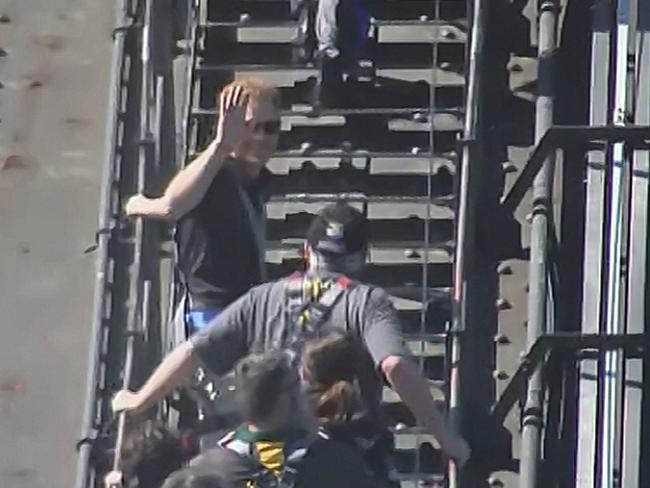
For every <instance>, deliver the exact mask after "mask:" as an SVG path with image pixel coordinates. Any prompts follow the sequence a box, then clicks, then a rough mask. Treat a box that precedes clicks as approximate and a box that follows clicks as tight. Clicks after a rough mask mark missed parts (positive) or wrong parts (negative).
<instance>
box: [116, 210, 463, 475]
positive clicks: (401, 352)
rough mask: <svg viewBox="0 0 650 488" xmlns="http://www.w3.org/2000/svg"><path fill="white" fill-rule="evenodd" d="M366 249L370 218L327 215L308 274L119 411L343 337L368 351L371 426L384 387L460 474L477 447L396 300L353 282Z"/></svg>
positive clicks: (364, 363) (202, 340) (314, 234)
mask: <svg viewBox="0 0 650 488" xmlns="http://www.w3.org/2000/svg"><path fill="white" fill-rule="evenodd" d="M367 247H368V242H367V221H366V218H365V217H364V216H363V214H361V212H359V211H358V210H356V209H354V208H352V207H350V206H348V205H346V204H343V203H337V204H332V205H328V206H327V207H325V208H324V209H323V210H322V211H321V212H320V213H319V214H318V215H317V216H316V217H315V218H314V220H313V222H312V224H311V226H310V228H309V230H308V232H307V243H306V245H305V255H306V257H307V271H306V272H305V273H298V274H294V275H292V276H290V277H288V278H285V279H281V280H278V281H275V282H272V283H267V284H264V285H260V286H257V287H255V288H253V289H252V290H250V291H249V292H248V293H246V294H245V295H244V296H242V297H241V298H240V299H239V300H237V301H236V302H235V303H233V304H232V305H231V306H230V307H228V308H227V309H226V310H225V311H224V312H223V313H222V314H221V315H219V316H218V317H217V318H216V319H215V320H214V321H213V322H212V323H211V324H210V326H209V327H208V328H207V329H204V330H203V331H201V332H200V333H199V334H197V335H195V336H194V337H193V338H192V339H191V340H190V341H188V342H187V343H185V344H181V345H180V346H178V347H177V348H176V349H175V350H174V351H172V352H171V353H170V354H169V355H168V356H167V357H166V358H165V360H164V361H163V362H162V364H161V365H160V366H159V367H158V369H157V370H156V371H155V372H154V373H153V375H152V376H151V378H149V380H148V381H147V382H146V383H145V385H144V386H143V387H142V389H140V391H138V392H131V391H127V390H123V391H121V392H119V393H118V394H117V395H116V397H115V398H114V400H113V408H114V409H117V410H129V411H140V410H142V409H145V408H147V407H148V406H150V405H152V404H154V403H155V402H157V401H158V400H160V399H162V398H163V397H164V395H166V394H167V393H169V392H170V391H172V390H173V389H174V388H176V387H177V386H178V385H180V384H181V383H182V381H183V380H184V378H187V377H188V376H189V375H191V374H192V373H193V371H194V370H195V369H196V368H197V367H198V366H199V365H203V366H204V367H205V368H207V369H208V370H210V371H211V372H212V373H214V374H216V375H223V374H226V373H227V372H228V371H230V370H231V369H232V367H233V365H234V364H235V363H236V362H237V361H238V360H239V359H240V358H242V357H243V356H245V355H247V354H249V353H250V352H252V351H269V350H273V349H278V348H281V349H286V350H287V351H289V352H290V353H291V354H292V355H293V357H294V361H296V360H297V359H298V358H299V357H300V354H301V350H302V347H303V346H304V343H305V341H307V340H309V339H310V338H313V337H318V336H319V335H324V334H327V333H330V332H332V331H340V332H343V333H346V334H350V335H351V336H353V337H354V338H355V339H357V340H358V341H359V343H360V344H362V345H363V348H362V353H361V355H360V357H359V375H358V382H359V391H360V393H361V396H362V398H363V401H364V404H365V405H366V408H367V410H368V415H369V416H370V418H372V419H373V421H375V422H376V423H377V425H381V426H382V430H383V431H384V432H386V433H388V422H387V420H386V419H385V417H384V414H383V413H382V411H381V407H380V404H381V392H382V382H383V380H384V379H385V380H386V381H387V382H388V383H389V384H390V385H391V386H392V387H393V388H394V389H395V391H396V392H397V393H398V394H399V396H400V397H401V399H402V401H403V402H404V403H405V404H406V406H407V407H408V408H409V409H410V410H411V412H412V413H413V415H414V417H415V418H416V420H417V422H418V423H419V424H420V425H421V426H422V427H423V428H424V430H425V433H428V434H430V435H432V436H433V437H435V438H436V440H437V441H438V443H439V444H440V446H441V448H442V450H443V452H444V453H445V454H446V455H447V456H448V457H450V458H451V459H453V460H455V462H456V463H457V464H459V465H462V464H463V463H464V462H465V461H467V459H468V458H469V454H470V450H469V446H468V445H467V443H466V442H465V440H464V439H463V438H462V437H460V436H459V435H458V434H456V433H454V432H452V431H451V430H450V429H449V428H448V426H447V422H446V421H445V419H444V417H443V416H442V414H441V413H440V412H439V410H438V408H437V406H436V404H435V403H434V400H433V398H432V396H431V392H430V389H429V383H428V381H427V380H426V378H425V377H424V376H423V375H422V373H421V372H420V371H419V369H418V368H417V367H416V366H415V364H414V363H413V362H412V361H411V359H410V354H409V352H408V350H407V349H406V347H405V344H404V341H403V338H402V334H401V325H400V321H399V319H398V317H397V313H396V312H395V309H394V307H393V305H392V302H391V300H390V297H389V296H388V294H387V293H386V292H385V291H384V290H382V289H381V288H379V287H376V286H372V285H368V284H365V283H361V282H359V281H356V280H355V279H354V277H355V276H358V275H359V273H360V272H361V270H362V269H363V266H364V264H365V257H366V252H367ZM387 454H388V453H387Z"/></svg>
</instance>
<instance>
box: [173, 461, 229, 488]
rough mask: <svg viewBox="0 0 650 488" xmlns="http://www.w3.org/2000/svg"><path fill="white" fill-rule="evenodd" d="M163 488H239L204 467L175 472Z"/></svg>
mask: <svg viewBox="0 0 650 488" xmlns="http://www.w3.org/2000/svg"><path fill="white" fill-rule="evenodd" d="M162 488H237V486H236V485H232V484H228V483H226V482H225V481H224V480H223V479H222V478H221V477H220V476H218V475H217V474H216V473H214V472H213V471H212V470H210V469H205V468H204V467H201V466H198V467H196V466H195V467H189V468H185V469H181V470H179V471H176V472H175V473H173V474H172V475H171V476H170V477H169V478H167V480H166V481H165V484H164V485H163V486H162Z"/></svg>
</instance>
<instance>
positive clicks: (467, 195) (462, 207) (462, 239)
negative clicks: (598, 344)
mask: <svg viewBox="0 0 650 488" xmlns="http://www.w3.org/2000/svg"><path fill="white" fill-rule="evenodd" d="M483 9H484V2H483V0H474V1H473V5H472V25H471V31H470V49H469V54H468V76H467V99H466V113H465V126H464V131H463V138H464V145H463V148H462V152H461V160H460V182H459V190H458V192H459V196H458V221H457V224H456V229H457V230H456V256H455V260H454V291H453V315H452V326H451V329H450V331H449V332H450V333H449V336H450V344H449V349H450V351H449V355H450V358H451V360H450V363H451V364H450V368H449V369H450V374H449V412H450V417H451V418H450V421H451V426H452V428H453V429H454V430H455V431H456V432H460V431H461V424H462V412H461V406H462V405H461V398H460V382H461V378H460V360H461V347H462V344H461V338H460V335H461V334H462V333H463V332H464V331H465V329H466V325H467V324H466V319H467V308H468V302H467V293H466V290H467V275H468V268H469V260H468V258H469V257H471V256H472V254H473V253H472V246H473V242H474V225H475V222H474V209H475V205H474V202H473V201H472V200H471V199H472V198H474V197H475V195H476V191H475V189H474V186H475V185H474V182H475V178H474V179H472V177H471V172H472V168H471V165H472V159H473V157H472V156H473V155H474V154H475V152H474V151H475V149H476V145H475V141H476V136H477V126H478V120H479V111H478V106H479V103H480V93H481V69H480V60H481V52H482V50H483V43H484V37H485V15H484V11H483ZM459 474H460V473H459V472H458V469H457V467H456V465H455V464H454V463H450V466H449V485H450V487H451V488H454V487H456V486H460V485H462V477H459Z"/></svg>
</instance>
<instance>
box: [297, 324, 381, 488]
mask: <svg viewBox="0 0 650 488" xmlns="http://www.w3.org/2000/svg"><path fill="white" fill-rule="evenodd" d="M362 357H363V349H362V346H361V344H359V342H358V341H357V340H355V339H354V337H351V336H348V335H345V334H340V333H331V334H328V335H326V336H324V337H319V338H316V339H312V340H310V341H308V342H307V343H306V344H305V349H304V351H303V354H302V359H301V366H300V373H301V377H302V379H303V380H304V381H305V382H306V383H307V385H308V387H307V388H308V390H307V391H308V392H309V396H310V398H311V403H312V406H313V410H314V413H315V415H316V417H317V419H318V421H319V424H320V432H321V436H323V437H325V438H327V439H332V440H335V441H338V442H343V443H345V444H347V445H349V446H353V447H355V448H357V449H359V451H360V452H362V453H363V456H364V460H365V462H366V464H367V465H368V467H369V468H370V469H371V470H372V472H373V473H374V474H375V475H376V476H377V477H379V478H381V479H384V480H386V481H388V478H389V471H390V470H389V465H390V461H389V459H388V457H389V455H390V453H391V452H392V449H393V442H392V436H391V434H390V432H388V431H387V430H385V429H384V428H383V426H382V425H378V424H377V422H376V421H375V420H374V419H372V418H371V417H369V416H368V415H367V412H366V407H365V405H364V404H363V400H362V398H361V392H360V390H359V372H360V367H361V363H360V359H361V358H362Z"/></svg>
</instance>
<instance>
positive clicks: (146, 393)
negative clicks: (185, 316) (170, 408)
mask: <svg viewBox="0 0 650 488" xmlns="http://www.w3.org/2000/svg"><path fill="white" fill-rule="evenodd" d="M197 367H198V361H197V359H196V358H195V354H194V348H193V347H192V344H191V342H189V341H187V342H184V343H183V344H181V345H180V346H178V347H177V348H176V349H174V350H173V351H172V352H171V353H169V355H168V356H167V357H166V358H165V359H164V360H163V362H162V363H160V366H158V368H156V371H154V373H153V374H152V375H151V377H150V378H149V379H148V380H147V382H146V383H145V384H144V386H143V387H142V388H141V389H140V390H138V391H137V392H132V391H129V390H122V391H119V392H118V393H117V394H116V395H115V397H114V398H113V404H112V406H113V411H114V412H121V411H126V412H130V413H138V412H142V411H144V410H146V409H147V408H149V407H150V406H152V405H154V404H156V403H157V402H159V401H160V400H162V399H163V398H164V397H165V396H166V395H168V394H169V393H171V391H172V390H174V389H175V388H177V387H178V386H180V385H181V384H183V383H184V381H185V380H186V379H188V378H189V377H190V376H191V375H192V373H194V371H195V370H196V368H197Z"/></svg>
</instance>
